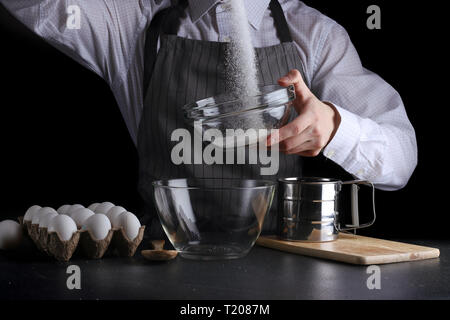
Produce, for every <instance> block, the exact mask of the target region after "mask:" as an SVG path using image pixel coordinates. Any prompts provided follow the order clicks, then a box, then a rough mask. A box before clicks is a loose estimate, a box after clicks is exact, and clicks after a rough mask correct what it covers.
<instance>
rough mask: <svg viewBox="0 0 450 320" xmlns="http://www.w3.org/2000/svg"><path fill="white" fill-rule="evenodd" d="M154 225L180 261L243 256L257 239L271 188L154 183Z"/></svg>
mask: <svg viewBox="0 0 450 320" xmlns="http://www.w3.org/2000/svg"><path fill="white" fill-rule="evenodd" d="M153 187H154V200H155V204H156V208H157V211H158V215H159V219H160V221H161V224H162V226H163V229H164V231H165V233H166V234H167V236H168V238H169V240H170V242H171V243H172V245H173V246H174V247H175V249H176V250H177V251H178V252H179V253H180V255H181V256H182V257H184V258H190V259H200V260H211V259H233V258H240V257H243V256H245V255H246V254H247V253H248V252H249V251H250V249H251V248H252V247H253V245H254V243H255V241H256V239H257V238H258V236H259V234H260V233H261V228H262V225H263V222H264V217H265V215H266V213H267V212H268V211H269V209H270V207H271V205H272V200H273V196H274V192H275V188H276V182H273V181H265V180H236V179H174V180H161V181H155V182H153Z"/></svg>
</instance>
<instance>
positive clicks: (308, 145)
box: [282, 140, 314, 154]
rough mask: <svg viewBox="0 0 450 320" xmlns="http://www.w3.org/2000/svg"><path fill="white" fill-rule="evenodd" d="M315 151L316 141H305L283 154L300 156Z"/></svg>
mask: <svg viewBox="0 0 450 320" xmlns="http://www.w3.org/2000/svg"><path fill="white" fill-rule="evenodd" d="M313 149H314V141H312V140H304V141H303V143H302V144H300V145H297V146H296V147H294V148H291V149H289V150H286V151H282V152H284V153H286V154H300V153H302V152H306V151H311V150H313Z"/></svg>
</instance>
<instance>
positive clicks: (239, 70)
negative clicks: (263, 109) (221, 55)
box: [225, 0, 264, 148]
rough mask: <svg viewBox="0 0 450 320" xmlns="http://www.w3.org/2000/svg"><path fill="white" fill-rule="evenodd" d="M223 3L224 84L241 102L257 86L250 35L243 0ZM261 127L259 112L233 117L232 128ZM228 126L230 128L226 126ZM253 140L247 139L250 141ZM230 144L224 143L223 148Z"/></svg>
mask: <svg viewBox="0 0 450 320" xmlns="http://www.w3.org/2000/svg"><path fill="white" fill-rule="evenodd" d="M226 5H227V6H228V7H229V10H230V21H229V23H230V27H231V28H230V30H231V31H230V46H229V50H228V51H227V59H226V62H227V82H228V83H227V85H228V88H229V90H230V91H231V92H232V93H233V94H234V95H235V96H236V97H237V98H239V99H241V100H242V101H243V103H244V104H245V103H246V102H245V101H246V100H247V101H248V102H249V103H250V99H248V97H253V96H257V95H259V94H260V91H259V87H258V75H257V65H256V54H255V49H254V48H253V44H252V38H251V35H250V29H249V23H248V18H247V12H246V9H245V5H244V0H229V1H227V2H226ZM250 128H253V129H262V128H264V121H263V118H262V116H252V117H249V118H245V119H240V120H237V121H236V122H235V123H233V129H243V130H247V129H250ZM230 129H232V128H230ZM236 138H237V144H238V146H241V145H242V144H244V145H245V142H243V141H245V140H242V139H240V137H238V136H237V137H236ZM256 142H257V141H250V142H249V143H248V144H250V145H251V144H254V143H256ZM229 147H231V146H229V145H228V143H225V148H229Z"/></svg>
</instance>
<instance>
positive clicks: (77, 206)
mask: <svg viewBox="0 0 450 320" xmlns="http://www.w3.org/2000/svg"><path fill="white" fill-rule="evenodd" d="M83 208H84V206H83V205H81V204H73V205H71V206H70V209H69V210H68V211H67V213H66V214H67V215H68V216H69V217H72V214H73V213H74V212H75V211H77V210H79V209H83Z"/></svg>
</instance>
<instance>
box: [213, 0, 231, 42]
mask: <svg viewBox="0 0 450 320" xmlns="http://www.w3.org/2000/svg"><path fill="white" fill-rule="evenodd" d="M216 18H217V27H218V32H219V39H218V41H220V42H230V34H231V30H230V29H231V28H230V18H231V17H230V7H229V4H228V3H227V1H222V2H220V3H219V4H218V5H217V6H216Z"/></svg>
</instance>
